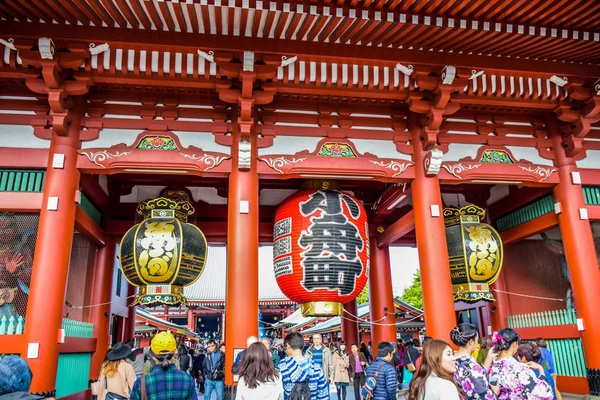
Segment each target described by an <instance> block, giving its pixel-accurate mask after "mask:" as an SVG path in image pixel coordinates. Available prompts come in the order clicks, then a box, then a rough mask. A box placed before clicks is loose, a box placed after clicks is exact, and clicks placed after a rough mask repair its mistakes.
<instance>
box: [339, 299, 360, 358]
mask: <svg viewBox="0 0 600 400" xmlns="http://www.w3.org/2000/svg"><path fill="white" fill-rule="evenodd" d="M346 311H347V312H346ZM357 315H358V311H357V307H356V300H352V301H351V302H349V303H346V304H344V315H342V339H343V340H344V342H346V347H348V349H349V348H350V345H352V343H356V344H357V345H359V346H360V341H359V340H358V322H357V321H356V319H357V318H356V317H355V316H357Z"/></svg>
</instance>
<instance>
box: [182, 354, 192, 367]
mask: <svg viewBox="0 0 600 400" xmlns="http://www.w3.org/2000/svg"><path fill="white" fill-rule="evenodd" d="M190 364H191V359H190V356H189V354H182V355H181V356H179V369H180V370H182V371H187V370H188V369H190Z"/></svg>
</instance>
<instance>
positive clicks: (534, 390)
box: [488, 328, 554, 400]
mask: <svg viewBox="0 0 600 400" xmlns="http://www.w3.org/2000/svg"><path fill="white" fill-rule="evenodd" d="M519 339H520V338H519V335H518V334H517V332H515V331H513V330H512V329H510V328H505V329H501V330H500V331H499V332H494V334H493V335H492V342H493V343H494V350H495V351H496V352H497V353H498V358H497V359H496V361H494V363H493V364H492V367H491V368H490V371H489V374H488V375H489V379H490V382H491V383H492V384H494V385H498V386H499V387H500V394H499V395H498V399H499V400H509V399H510V400H552V398H553V397H554V396H553V393H552V389H551V388H550V386H549V385H548V382H546V378H545V377H544V376H543V375H542V376H540V377H539V378H537V377H536V376H535V373H534V372H533V370H532V369H533V368H537V367H536V366H539V364H535V365H533V364H529V365H528V364H522V363H520V362H518V361H517V360H515V354H517V350H518V347H519ZM542 374H543V372H542Z"/></svg>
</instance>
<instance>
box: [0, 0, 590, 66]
mask: <svg viewBox="0 0 600 400" xmlns="http://www.w3.org/2000/svg"><path fill="white" fill-rule="evenodd" d="M599 11H600V2H597V1H594V0H536V1H530V0H445V1H441V0H375V1H373V0H363V1H355V0H339V1H336V2H331V1H329V0H324V1H322V2H314V1H307V0H305V1H293V2H292V1H280V0H263V1H257V0H228V1H225V0H213V1H211V0H186V1H180V0H166V1H158V0H151V1H149V0H129V1H123V0H101V1H100V0H93V1H92V0H89V1H83V0H76V1H68V2H60V1H59V0H48V1H45V2H42V1H34V2H25V3H22V2H21V3H19V2H3V3H0V17H1V18H2V20H3V25H8V26H6V31H7V32H6V33H7V34H8V31H10V30H13V31H14V30H15V27H17V26H21V27H23V25H27V26H28V28H27V29H28V30H29V28H32V29H33V31H30V33H31V34H33V35H35V34H37V32H36V30H37V29H39V28H43V31H44V32H46V33H45V35H47V36H50V37H52V36H59V34H58V32H59V31H64V33H63V35H64V36H69V35H72V36H73V38H78V39H84V38H85V37H89V38H90V39H91V38H92V37H93V39H94V42H95V43H96V44H100V43H103V42H100V41H108V42H113V43H114V42H116V41H121V42H125V41H131V40H137V41H141V42H143V43H147V44H148V45H149V46H151V45H150V44H152V45H161V44H162V45H168V46H174V45H175V44H177V43H180V44H183V43H186V44H187V43H189V44H192V43H203V44H202V45H201V46H202V47H205V49H203V50H210V49H207V48H206V46H207V45H211V43H212V44H213V45H214V44H216V46H219V47H220V48H228V49H230V50H236V49H240V48H242V49H245V50H256V51H264V52H281V51H289V53H290V54H291V55H294V54H296V55H297V54H302V53H301V51H300V49H301V48H304V49H306V50H305V51H304V52H305V53H312V54H316V53H317V52H320V53H321V55H322V56H331V57H333V56H336V55H337V54H339V55H340V56H342V54H343V52H344V51H346V52H347V51H348V50H350V48H351V50H352V53H354V54H355V57H360V53H361V52H368V53H369V54H379V56H378V57H388V56H389V57H390V58H392V59H396V60H397V61H400V62H403V61H408V62H410V61H412V62H413V63H416V64H419V63H421V64H431V63H434V64H436V63H444V62H445V63H448V64H453V65H456V66H460V67H468V64H470V63H472V62H473V61H476V60H475V58H477V57H479V58H480V59H481V60H483V59H484V58H485V59H487V60H486V62H487V66H486V67H487V68H494V65H495V68H507V67H508V65H507V62H506V61H508V60H513V61H512V62H511V63H510V64H512V65H511V66H510V67H509V68H511V69H518V66H519V64H522V63H526V64H529V66H528V67H526V68H525V69H529V70H530V71H531V70H533V69H537V67H539V69H538V71H539V72H542V71H545V72H551V71H549V70H548V69H547V66H543V65H542V64H539V63H538V65H536V61H537V60H539V61H548V62H551V63H555V64H558V63H559V62H573V63H577V64H580V65H581V66H582V67H583V66H589V64H590V63H591V64H596V65H597V64H598V62H600V48H599V46H598V45H597V44H598V41H600V37H599V35H600V34H599V33H598V28H599V26H600V21H599V20H598V18H596V16H597V15H598V12H599ZM36 25H37V26H36ZM41 33H42V32H41V31H40V32H39V34H41ZM55 33H56V34H55ZM191 35H193V36H194V37H193V38H191V37H190V36H191ZM13 36H15V35H13ZM176 37H177V38H178V39H181V40H175V38H176ZM136 38H137V39H136ZM248 39H249V40H248ZM313 43H318V44H320V46H312V45H309V46H307V44H313ZM15 44H16V43H15ZM290 45H292V47H290ZM111 46H112V44H111ZM175 47H176V46H175ZM346 48H347V49H346ZM377 48H380V49H377ZM388 50H390V51H392V52H390V51H388ZM174 51H175V50H174ZM332 51H333V52H332ZM398 51H401V52H404V56H403V57H402V56H401V55H400V54H399V53H398ZM392 53H394V54H392ZM409 53H412V55H411V57H414V58H413V59H412V60H406V57H407V55H409ZM456 56H458V57H456ZM173 58H175V57H173ZM363 58H365V59H369V58H371V57H370V56H369V55H367V54H363ZM403 58H404V59H403ZM497 58H500V59H502V60H504V62H500V63H497V62H496V61H494V60H495V59H497ZM515 59H517V60H518V61H514V60H515ZM435 60H437V61H435ZM483 67H484V66H483V65H479V67H478V68H483ZM556 72H557V73H558V71H556Z"/></svg>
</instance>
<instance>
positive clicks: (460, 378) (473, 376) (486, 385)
mask: <svg viewBox="0 0 600 400" xmlns="http://www.w3.org/2000/svg"><path fill="white" fill-rule="evenodd" d="M450 339H451V340H452V342H453V343H454V344H455V345H457V346H458V351H457V352H456V353H455V356H456V372H455V373H454V381H455V382H456V383H457V384H458V385H459V386H460V387H461V388H462V390H463V392H464V395H465V398H466V400H495V399H496V395H497V394H498V393H499V392H500V388H499V387H497V386H491V385H490V382H489V381H488V376H487V369H488V368H489V367H490V366H491V364H492V359H493V357H494V353H493V352H491V351H490V352H489V354H488V357H487V359H486V360H485V363H484V367H482V366H481V365H479V363H478V362H477V360H475V359H474V358H473V355H472V354H473V351H475V349H476V348H477V344H478V343H479V332H478V331H477V328H476V327H475V326H474V325H471V324H460V325H458V326H457V327H456V328H454V329H453V330H452V332H450Z"/></svg>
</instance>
